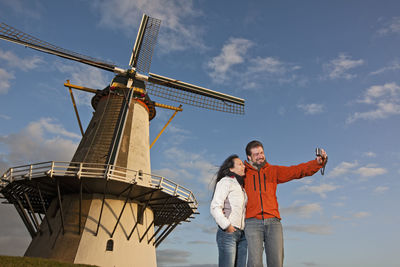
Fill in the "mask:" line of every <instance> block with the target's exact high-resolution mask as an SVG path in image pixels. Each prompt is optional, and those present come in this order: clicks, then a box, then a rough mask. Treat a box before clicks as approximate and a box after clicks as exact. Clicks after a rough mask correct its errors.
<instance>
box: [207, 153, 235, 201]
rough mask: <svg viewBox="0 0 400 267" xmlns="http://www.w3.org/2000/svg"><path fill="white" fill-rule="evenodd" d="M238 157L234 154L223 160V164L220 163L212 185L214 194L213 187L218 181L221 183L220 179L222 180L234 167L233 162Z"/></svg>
mask: <svg viewBox="0 0 400 267" xmlns="http://www.w3.org/2000/svg"><path fill="white" fill-rule="evenodd" d="M238 158H239V156H238V155H236V154H234V155H230V156H229V157H228V158H227V159H226V160H224V162H223V163H222V165H221V166H220V167H219V170H218V172H217V177H216V179H215V184H214V192H215V187H216V186H217V183H218V182H219V181H221V179H222V178H224V177H225V176H227V175H228V173H230V170H229V169H230V168H233V167H234V166H235V161H234V159H238ZM213 195H214V193H213Z"/></svg>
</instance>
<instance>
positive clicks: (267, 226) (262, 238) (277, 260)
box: [244, 218, 283, 267]
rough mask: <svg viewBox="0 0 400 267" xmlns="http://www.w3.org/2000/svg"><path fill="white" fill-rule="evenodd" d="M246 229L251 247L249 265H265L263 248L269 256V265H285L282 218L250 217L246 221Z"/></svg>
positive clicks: (253, 266)
mask: <svg viewBox="0 0 400 267" xmlns="http://www.w3.org/2000/svg"><path fill="white" fill-rule="evenodd" d="M245 222H246V223H245V225H246V226H245V228H244V231H245V233H246V239H247V242H248V247H249V261H248V262H247V266H248V267H262V266H263V259H262V254H263V248H264V249H265V255H266V256H267V266H268V267H282V266H283V233H282V224H281V220H280V219H278V218H269V219H264V220H259V219H256V218H249V219H246V221H245Z"/></svg>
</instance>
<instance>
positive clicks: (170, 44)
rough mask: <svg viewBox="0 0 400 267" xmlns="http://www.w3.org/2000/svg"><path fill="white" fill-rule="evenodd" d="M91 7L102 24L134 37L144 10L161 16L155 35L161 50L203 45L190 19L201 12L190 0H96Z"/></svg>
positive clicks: (198, 32)
mask: <svg viewBox="0 0 400 267" xmlns="http://www.w3.org/2000/svg"><path fill="white" fill-rule="evenodd" d="M93 7H94V9H95V10H96V11H98V12H99V14H100V16H101V19H100V24H101V25H105V26H107V27H110V28H113V29H120V30H121V31H122V32H126V33H127V34H129V37H132V39H133V38H135V37H136V34H135V33H136V32H137V30H138V27H139V24H140V21H141V18H142V14H143V13H146V14H147V15H149V16H151V17H154V18H157V19H161V21H162V22H161V27H162V30H160V36H159V38H158V43H159V44H160V46H161V49H160V51H161V52H168V51H181V50H184V49H188V48H197V49H204V48H205V45H204V42H203V40H202V39H201V35H202V32H203V31H202V29H201V28H200V27H199V26H195V25H193V24H190V22H189V20H190V19H191V18H193V17H197V16H199V15H200V13H199V11H197V10H195V9H194V7H193V1H191V0H170V1H163V0H147V1H131V0H95V1H93ZM115 14H118V16H116V15H115ZM185 19H187V20H185ZM133 42H134V40H132V46H133Z"/></svg>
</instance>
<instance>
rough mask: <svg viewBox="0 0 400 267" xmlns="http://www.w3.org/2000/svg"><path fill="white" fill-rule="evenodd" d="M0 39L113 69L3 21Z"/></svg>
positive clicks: (107, 64)
mask: <svg viewBox="0 0 400 267" xmlns="http://www.w3.org/2000/svg"><path fill="white" fill-rule="evenodd" d="M0 39H3V40H6V41H10V42H13V43H17V44H20V45H24V46H27V47H29V48H32V49H35V50H39V51H42V52H45V53H48V54H52V55H56V56H59V57H62V58H66V59H70V60H74V61H78V62H81V63H84V64H88V65H91V66H94V67H97V68H101V69H104V70H108V71H115V69H116V66H115V65H114V64H112V63H109V62H106V61H102V60H99V59H96V58H92V57H89V56H85V55H82V54H79V53H76V52H73V51H69V50H67V49H64V48H61V47H58V46H55V45H52V44H50V43H48V42H45V41H42V40H40V39H38V38H36V37H34V36H32V35H29V34H27V33H24V32H22V31H20V30H17V29H15V28H13V27H11V26H9V25H7V24H5V23H0Z"/></svg>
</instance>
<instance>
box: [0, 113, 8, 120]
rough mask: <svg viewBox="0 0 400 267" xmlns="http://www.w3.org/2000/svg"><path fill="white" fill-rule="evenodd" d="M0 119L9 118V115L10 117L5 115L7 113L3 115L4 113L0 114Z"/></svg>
mask: <svg viewBox="0 0 400 267" xmlns="http://www.w3.org/2000/svg"><path fill="white" fill-rule="evenodd" d="M0 119H3V120H11V117H10V116H7V115H4V114H0Z"/></svg>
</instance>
